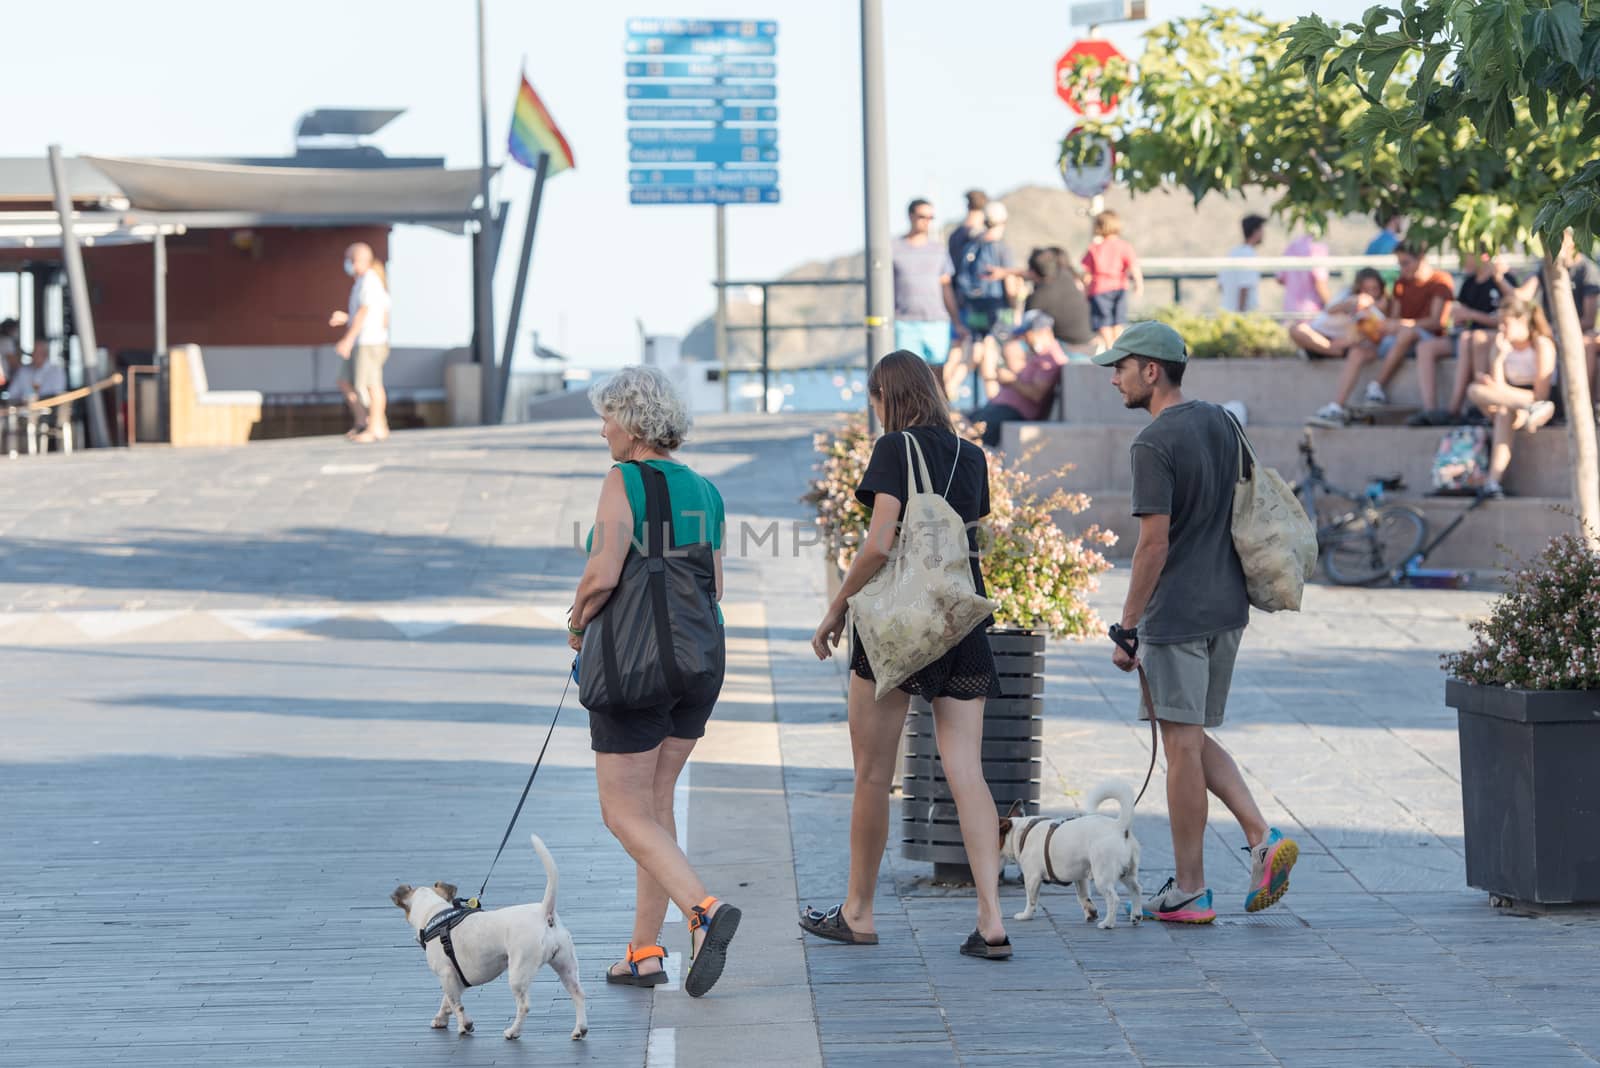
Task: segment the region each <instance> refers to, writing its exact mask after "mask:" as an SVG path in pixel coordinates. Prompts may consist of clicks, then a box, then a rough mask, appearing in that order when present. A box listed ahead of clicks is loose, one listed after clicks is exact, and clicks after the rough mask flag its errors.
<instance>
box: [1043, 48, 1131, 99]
mask: <svg viewBox="0 0 1600 1068" xmlns="http://www.w3.org/2000/svg"><path fill="white" fill-rule="evenodd" d="M1126 58H1127V57H1125V56H1124V55H1123V54H1122V53H1121V52H1119V51H1118V50H1117V46H1116V45H1114V44H1112V43H1111V42H1110V41H1105V40H1101V39H1100V38H1097V37H1085V38H1083V39H1082V40H1079V41H1074V42H1073V43H1072V47H1071V48H1069V49H1067V50H1066V51H1065V52H1063V53H1062V54H1061V58H1060V59H1058V60H1056V95H1057V96H1059V97H1060V98H1061V99H1062V100H1063V101H1064V102H1065V103H1066V105H1067V107H1069V108H1071V109H1072V110H1073V111H1075V112H1077V113H1078V114H1079V115H1082V116H1084V117H1085V118H1091V119H1103V118H1106V117H1107V116H1108V115H1110V114H1111V113H1112V112H1114V111H1115V110H1116V109H1117V98H1116V97H1115V96H1110V97H1102V96H1101V94H1100V89H1099V87H1098V86H1097V85H1096V84H1095V83H1096V82H1097V81H1099V73H1098V72H1099V68H1103V67H1105V65H1106V64H1107V63H1109V62H1111V61H1112V60H1113V59H1126ZM1081 63H1088V64H1089V66H1087V67H1085V68H1084V69H1083V70H1081V71H1080V70H1079V64H1081Z"/></svg>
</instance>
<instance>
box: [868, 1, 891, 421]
mask: <svg viewBox="0 0 1600 1068" xmlns="http://www.w3.org/2000/svg"><path fill="white" fill-rule="evenodd" d="M883 97H884V89H883V0H861V142H862V153H861V154H862V164H863V167H862V170H863V178H864V181H865V186H866V227H867V245H866V247H867V262H866V280H867V294H866V296H867V361H866V362H867V373H868V374H869V375H870V374H871V373H872V365H873V363H874V362H875V361H876V360H877V359H878V357H880V356H882V355H883V354H884V353H886V352H888V351H889V348H890V339H891V337H892V336H893V335H892V332H891V324H892V323H893V320H894V305H893V303H892V300H893V297H892V294H893V292H894V267H893V264H892V262H891V261H890V258H889V217H888V215H887V214H885V212H884V207H885V206H886V205H887V204H888V201H889V158H888V157H889V150H888V145H887V143H886V139H885V130H884V125H885V123H884V102H883ZM867 422H868V425H869V426H871V427H872V429H877V427H876V422H877V421H876V419H875V417H874V416H873V414H872V405H871V404H870V403H869V404H868V405H867Z"/></svg>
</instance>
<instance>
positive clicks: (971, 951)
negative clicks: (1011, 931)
mask: <svg viewBox="0 0 1600 1068" xmlns="http://www.w3.org/2000/svg"><path fill="white" fill-rule="evenodd" d="M961 955H962V956H963V957H981V958H983V959H984V960H1009V959H1010V957H1011V939H1010V938H1005V939H1002V940H1001V941H999V942H986V941H984V938H983V935H981V934H979V933H978V932H977V931H976V930H974V931H973V932H972V933H971V934H969V935H968V936H967V940H966V941H965V942H963V943H961Z"/></svg>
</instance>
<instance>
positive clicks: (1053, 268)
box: [1023, 248, 1094, 352]
mask: <svg viewBox="0 0 1600 1068" xmlns="http://www.w3.org/2000/svg"><path fill="white" fill-rule="evenodd" d="M1028 281H1030V282H1031V283H1033V292H1031V293H1029V294H1028V299H1027V302H1026V303H1025V304H1024V305H1023V307H1024V308H1025V309H1026V310H1027V311H1042V312H1044V313H1045V314H1046V315H1048V316H1050V319H1051V320H1052V322H1054V324H1055V325H1054V327H1052V329H1053V330H1054V331H1055V336H1056V340H1057V341H1058V342H1060V343H1061V346H1062V347H1063V348H1065V349H1069V350H1073V351H1078V352H1088V351H1089V350H1090V348H1091V346H1093V344H1094V328H1093V327H1092V326H1090V325H1089V298H1088V297H1087V296H1085V295H1084V292H1083V282H1082V281H1081V280H1080V279H1079V278H1078V273H1077V272H1076V271H1074V270H1073V269H1072V260H1071V259H1070V258H1069V257H1068V255H1067V252H1066V250H1065V249H1061V248H1036V249H1034V250H1033V253H1032V254H1031V255H1030V256H1029V257H1028Z"/></svg>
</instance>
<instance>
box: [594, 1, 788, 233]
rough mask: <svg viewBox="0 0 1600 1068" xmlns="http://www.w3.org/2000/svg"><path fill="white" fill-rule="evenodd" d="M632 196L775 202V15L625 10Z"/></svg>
mask: <svg viewBox="0 0 1600 1068" xmlns="http://www.w3.org/2000/svg"><path fill="white" fill-rule="evenodd" d="M625 47H626V52H627V58H626V60H625V61H624V63H623V74H624V75H625V77H626V79H627V95H628V163H629V164H630V168H629V171H628V185H629V190H628V199H629V201H630V202H631V203H634V204H776V203H778V199H779V197H778V167H777V164H778V159H779V152H778V106H777V103H776V101H777V99H778V86H777V77H778V64H777V60H776V56H777V54H778V24H777V23H776V22H775V21H773V20H771V19H629V20H628V37H627V43H626V46H625Z"/></svg>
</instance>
